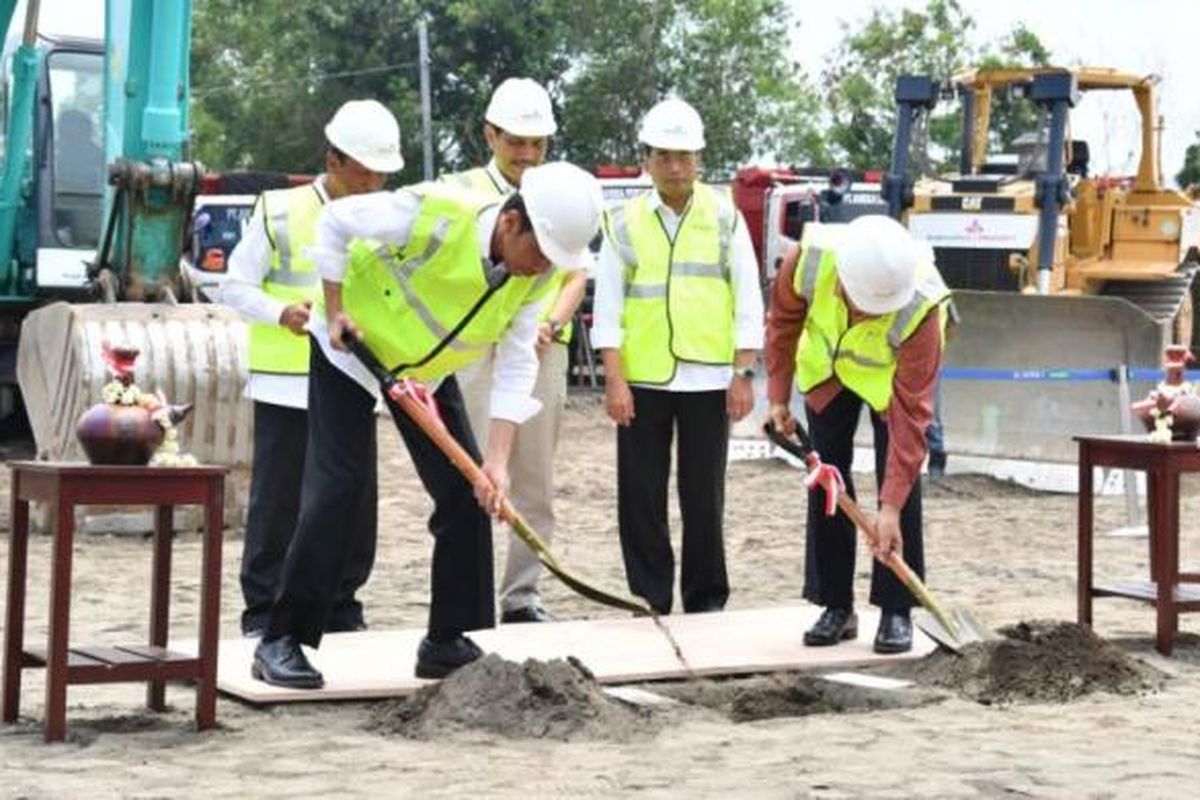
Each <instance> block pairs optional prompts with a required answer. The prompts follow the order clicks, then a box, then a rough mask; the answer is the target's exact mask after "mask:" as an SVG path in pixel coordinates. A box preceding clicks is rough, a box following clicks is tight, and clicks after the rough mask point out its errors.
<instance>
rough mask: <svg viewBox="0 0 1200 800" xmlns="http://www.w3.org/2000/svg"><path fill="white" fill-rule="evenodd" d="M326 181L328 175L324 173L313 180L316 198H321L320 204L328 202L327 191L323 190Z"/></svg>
mask: <svg viewBox="0 0 1200 800" xmlns="http://www.w3.org/2000/svg"><path fill="white" fill-rule="evenodd" d="M327 180H329V175H328V174H327V173H324V172H322V173H321V174H320V175H318V176H317V177H315V178H313V188H314V189H316V190H317V196H318V197H320V198H321V202H322V203H328V202H329V190H327V189H326V188H325V182H326V181H327Z"/></svg>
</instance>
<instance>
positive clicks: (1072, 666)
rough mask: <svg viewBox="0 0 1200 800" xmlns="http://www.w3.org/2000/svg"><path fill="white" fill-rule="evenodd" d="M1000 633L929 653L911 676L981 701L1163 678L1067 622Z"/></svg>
mask: <svg viewBox="0 0 1200 800" xmlns="http://www.w3.org/2000/svg"><path fill="white" fill-rule="evenodd" d="M1000 633H1001V634H1002V635H1003V636H1004V638H1003V639H998V640H996V641H989V642H982V643H979V644H972V645H968V646H967V647H966V648H965V649H964V650H963V652H962V654H961V655H959V656H955V655H953V654H951V653H945V652H941V651H939V652H936V653H933V654H932V655H930V656H928V657H926V658H925V659H923V660H922V661H920V662H918V663H917V664H916V665H915V667H914V675H913V677H914V678H915V679H916V680H917V681H919V682H921V683H926V684H930V685H933V686H940V687H943V688H948V689H953V690H955V691H957V692H959V693H960V694H962V695H964V696H966V697H968V698H970V699H972V700H976V701H978V702H980V703H984V704H987V705H990V704H993V703H1020V702H1041V703H1065V702H1068V701H1070V700H1073V699H1075V698H1077V697H1081V696H1083V695H1085V694H1091V693H1092V692H1111V693H1113V694H1139V693H1142V692H1149V691H1156V690H1158V689H1159V688H1160V687H1161V686H1162V683H1163V680H1164V678H1165V676H1164V675H1163V673H1162V672H1160V671H1159V670H1157V669H1155V668H1154V667H1151V666H1150V665H1148V664H1145V663H1143V662H1141V661H1139V660H1137V659H1136V658H1133V657H1132V656H1129V655H1127V654H1126V653H1125V652H1123V651H1122V650H1120V649H1118V648H1117V647H1115V646H1113V645H1111V644H1109V643H1108V642H1106V641H1104V640H1103V639H1101V638H1100V637H1098V636H1096V634H1095V633H1093V632H1092V630H1091V629H1090V628H1087V627H1084V626H1082V625H1078V624H1076V623H1073V622H1059V621H1052V620H1037V621H1031V622H1021V623H1018V624H1016V625H1013V626H1010V627H1007V628H1002V629H1001V630H1000Z"/></svg>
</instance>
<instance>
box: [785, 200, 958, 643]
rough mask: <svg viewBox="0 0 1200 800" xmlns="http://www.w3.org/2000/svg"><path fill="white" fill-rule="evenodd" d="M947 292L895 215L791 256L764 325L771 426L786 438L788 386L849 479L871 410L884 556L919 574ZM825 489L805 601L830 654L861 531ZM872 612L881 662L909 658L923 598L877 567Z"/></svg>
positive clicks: (813, 513) (848, 607)
mask: <svg viewBox="0 0 1200 800" xmlns="http://www.w3.org/2000/svg"><path fill="white" fill-rule="evenodd" d="M949 298H950V292H949V290H948V289H947V288H946V284H945V283H943V281H942V278H941V276H940V275H939V274H938V271H937V269H936V267H935V266H934V263H933V251H932V249H931V248H930V247H929V246H928V245H927V244H925V243H923V242H919V241H917V240H914V239H913V238H912V236H911V235H910V234H909V232H908V231H907V230H905V228H904V227H903V226H902V225H901V224H900V223H898V222H896V221H895V220H893V219H891V218H890V217H884V216H866V217H859V218H858V219H856V220H854V221H853V222H851V223H849V224H848V225H845V226H826V227H823V228H821V229H819V230H817V231H814V235H813V237H812V238H811V239H808V240H806V242H805V245H804V247H803V248H800V247H796V248H794V249H793V250H792V252H791V253H789V254H788V257H787V258H786V259H785V260H784V262H783V264H782V267H781V269H780V271H779V275H778V277H777V278H776V279H775V286H774V289H773V290H772V295H771V310H770V314H769V315H768V318H767V346H766V356H767V358H766V360H767V375H768V383H767V396H768V399H769V400H770V414H771V420H772V422H774V424H775V425H776V427H777V428H779V429H781V430H783V431H784V432H785V433H788V434H790V433H792V431H794V429H795V420H793V419H792V416H791V414H790V413H789V411H788V402H789V399H790V397H791V392H792V382H793V379H794V381H795V385H796V388H797V389H799V390H800V391H801V392H803V393H804V403H805V413H806V416H807V418H808V431H809V434H810V435H811V437H812V440H813V444H814V445H815V447H816V450H817V452H818V453H819V454H820V456H821V459H822V461H823V462H825V463H827V464H832V465H834V466H836V467H837V468H838V470H839V471H840V472H841V473H842V475H843V476H845V481H846V491H848V492H849V493H850V495H851V496H853V495H854V485H853V481H852V480H851V476H850V464H851V461H852V460H853V457H854V432H855V430H856V429H857V428H858V419H859V417H860V416H861V412H862V407H863V404H866V405H867V406H868V407H869V409H870V415H871V424H872V427H873V428H874V433H875V481H876V485H877V486H878V489H879V494H878V497H879V513H878V516H877V517H876V520H875V522H876V529H877V531H878V534H879V537H878V547H877V548H876V551H875V555H876V557H877V559H883V558H887V557H888V556H889V555H890V554H891V553H893V552H900V553H901V554H902V555H903V556H904V560H905V561H907V562H908V564H909V565H910V566H911V567H912V568H913V570H914V571H915V572H916V573H917V574H918V575H924V571H925V554H924V547H923V542H922V530H921V482H920V471H921V463H922V462H923V461H924V459H925V453H926V444H925V429H926V428H927V427H928V426H929V424H930V423H931V422H932V421H933V390H934V386H935V384H936V381H937V374H938V367H939V365H940V363H941V357H942V344H943V337H944V330H945V322H946V305H947V303H948V301H949ZM826 499H827V498H826V496H825V489H824V488H817V489H815V490H814V494H813V495H812V496H811V497H810V498H809V501H808V527H807V530H808V533H807V548H806V557H805V579H804V597H805V598H806V599H808V600H809V601H811V602H813V603H816V604H818V605H820V606H823V607H824V611H823V613H822V614H821V616H820V618H819V619H818V620H817V622H816V624H815V625H813V627H812V628H810V629H809V630H808V631H807V632H805V634H804V643H805V644H806V645H809V646H813V647H819V646H827V645H834V644H837V643H838V642H840V641H843V640H846V639H854V638H856V637H857V635H858V617H857V615H856V614H855V613H854V588H853V582H854V555H855V551H856V548H857V539H856V535H855V531H854V525H853V523H851V522H850V521H849V519H847V518H846V516H845V515H843V514H836V515H833V516H830V515H826V514H825V501H826ZM873 567H874V569H873V572H872V575H871V594H870V601H871V603H872V604H873V605H876V606H879V608H880V609H881V614H880V621H879V628H878V630H877V631H876V633H875V643H874V647H875V651H876V652H878V653H902V652H905V651H906V650H909V649H911V647H912V623H911V621H910V620H909V611H910V610H911V608H912V606H913V605H914V604H915V599H914V598H913V596H912V594H911V593H910V592H909V591H908V589H907V588H905V586H904V585H903V584H902V583H901V582H900V581H899V579H898V578H896V576H895V575H894V574H893V573H892V572H891V570H889V569H888V568H887V567H885V566H884V565H883V564H881V563H875V564H874V565H873Z"/></svg>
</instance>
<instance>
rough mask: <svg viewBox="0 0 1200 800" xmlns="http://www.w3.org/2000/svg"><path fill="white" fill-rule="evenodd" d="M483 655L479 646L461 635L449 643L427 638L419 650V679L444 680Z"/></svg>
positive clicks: (422, 641) (423, 640)
mask: <svg viewBox="0 0 1200 800" xmlns="http://www.w3.org/2000/svg"><path fill="white" fill-rule="evenodd" d="M482 655H483V651H482V650H480V649H479V645H477V644H475V643H474V642H473V641H471V640H470V639H468V638H467V637H466V636H463V635H462V634H461V633H460V634H459V635H458V636H456V637H455V638H453V639H451V640H450V641H448V642H435V641H434V640H433V639H430V638H429V637H428V636H426V637H425V638H423V639H422V640H421V646H420V647H418V648H417V670H416V672H417V677H418V678H444V677H446V676H447V675H449V674H450V673H451V672H454V670H456V669H458V668H459V667H465V666H466V665H467V664H470V663H471V662H472V661H474V660H475V659H477V658H480V657H481V656H482Z"/></svg>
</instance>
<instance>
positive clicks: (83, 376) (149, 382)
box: [17, 303, 253, 527]
mask: <svg viewBox="0 0 1200 800" xmlns="http://www.w3.org/2000/svg"><path fill="white" fill-rule="evenodd" d="M103 342H109V343H111V344H114V345H115V344H121V345H125V346H129V347H136V348H137V349H138V350H139V351H140V355H139V356H138V359H137V363H136V366H135V380H136V381H137V383H138V385H139V386H140V387H141V388H142V389H143V390H146V391H155V390H162V392H163V394H165V395H166V396H167V398H168V399H169V400H170V401H171V402H172V403H189V402H190V403H194V404H195V408H194V410H193V412H192V414H191V416H190V417H189V419H188V420H187V421H186V422H184V423H183V425H182V426H181V427H180V431H179V437H180V448H181V449H182V450H183V451H184V452H187V453H191V454H192V455H194V456H195V457H196V458H197V459H199V460H200V461H201V462H202V463H211V464H225V465H228V466H231V467H234V468H235V469H234V472H233V474H232V475H231V477H230V480H228V481H227V483H226V518H227V519H230V520H235V519H238V518H240V513H241V512H242V511H243V510H244V498H245V492H244V486H242V484H244V482H245V474H246V473H247V472H248V468H249V464H250V457H251V453H252V449H253V415H252V413H251V406H250V403H249V402H248V401H247V400H246V399H245V398H244V397H243V396H242V393H243V390H244V388H245V383H246V376H247V369H248V365H249V360H248V353H247V344H248V337H247V331H246V325H245V323H244V322H243V321H242V320H241V319H240V318H239V317H238V316H237V314H236V313H234V312H233V311H230V310H229V309H226V308H224V307H221V306H216V305H208V304H187V305H174V306H172V305H165V304H146V303H108V304H106V303H96V304H88V305H70V304H67V303H53V304H50V305H47V306H43V307H42V308H39V309H37V310H36V311H33V312H31V313H30V314H29V315H28V316H27V317H26V318H25V320H24V321H23V323H22V326H21V339H20V344H19V346H18V349H17V381H18V383H19V384H20V387H21V393H22V395H23V397H24V400H25V406H26V410H27V413H28V415H29V421H30V425H31V427H32V428H33V437H34V443H35V446H36V448H37V455H38V458H42V459H49V460H83V459H84V454H83V451H82V448H81V447H80V445H79V442H78V440H77V439H76V438H75V425H76V423H77V421H78V420H79V417H80V415H81V414H82V413H83V412H84V411H85V410H86V409H87V408H89V407H90V406H91V405H92V404H94V403H97V402H99V401H100V396H101V388H102V387H103V386H104V384H105V383H107V382H108V381H109V379H110V378H109V375H108V371H107V367H106V365H105V362H104V360H103V358H102V356H101V345H102V343H103ZM101 527H103V526H102V525H101Z"/></svg>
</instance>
